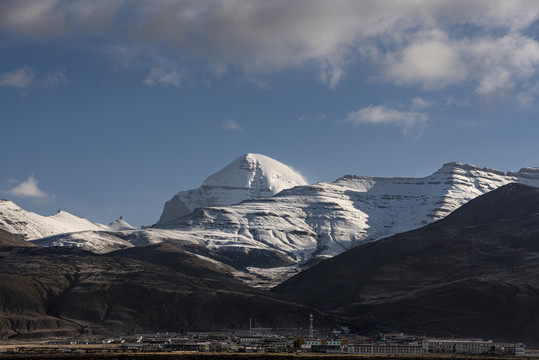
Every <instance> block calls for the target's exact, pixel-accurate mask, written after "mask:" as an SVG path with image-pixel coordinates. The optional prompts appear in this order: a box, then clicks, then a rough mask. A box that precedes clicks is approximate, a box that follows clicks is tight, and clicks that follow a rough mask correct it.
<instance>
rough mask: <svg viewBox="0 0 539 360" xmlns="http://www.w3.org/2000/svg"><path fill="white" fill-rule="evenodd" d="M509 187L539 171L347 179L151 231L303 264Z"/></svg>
mask: <svg viewBox="0 0 539 360" xmlns="http://www.w3.org/2000/svg"><path fill="white" fill-rule="evenodd" d="M510 182H520V183H525V184H529V185H533V186H539V168H525V169H522V170H521V171H519V172H511V173H508V174H505V173H503V172H501V171H497V170H493V169H488V168H479V167H476V166H473V165H463V164H460V163H448V164H445V165H444V166H443V167H442V168H441V169H440V170H438V171H436V172H435V173H434V174H432V175H430V176H427V177H424V178H400V177H396V178H378V177H367V176H356V175H349V176H344V177H342V178H340V179H338V180H336V181H335V182H333V183H319V184H314V185H309V186H298V187H294V188H292V189H289V190H284V191H282V192H280V193H279V194H277V195H275V196H273V197H270V198H264V199H257V200H251V201H245V202H242V203H241V204H237V205H232V206H227V207H209V208H201V209H197V210H195V211H194V212H193V213H191V214H190V215H188V216H185V217H183V218H181V219H178V220H177V221H173V222H169V223H168V224H158V225H156V227H158V228H161V229H169V230H175V231H176V232H178V236H179V237H182V238H193V239H194V238H197V239H201V240H202V241H203V242H204V243H205V244H206V245H207V246H208V247H209V248H210V249H212V250H213V251H217V252H230V251H238V252H239V251H241V252H245V249H258V251H266V252H267V253H268V254H280V255H285V256H286V257H288V258H289V259H290V260H292V261H293V262H296V263H305V262H307V261H309V260H311V259H313V258H316V257H328V256H333V255H335V254H339V253H341V252H343V251H345V250H347V249H350V248H352V247H354V246H357V245H359V244H362V243H365V242H369V241H373V240H376V239H379V238H382V237H385V236H388V235H391V234H395V233H398V232H403V231H407V230H411V229H415V228H418V227H421V226H423V225H425V224H428V223H430V222H433V221H435V220H438V219H441V218H443V217H445V216H446V215H447V214H449V213H450V212H452V211H453V210H455V209H457V208H458V207H460V206H461V205H463V204H464V203H466V202H468V201H469V200H471V199H473V198H475V197H477V196H479V195H481V194H484V193H486V192H489V191H491V190H494V189H496V188H498V187H500V186H502V185H505V184H507V183H510ZM150 231H151V230H150ZM268 256H269V255H268ZM254 266H256V265H254Z"/></svg>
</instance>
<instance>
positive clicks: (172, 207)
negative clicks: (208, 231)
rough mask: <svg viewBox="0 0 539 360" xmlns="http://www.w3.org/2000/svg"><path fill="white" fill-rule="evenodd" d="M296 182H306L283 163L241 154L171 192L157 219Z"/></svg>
mask: <svg viewBox="0 0 539 360" xmlns="http://www.w3.org/2000/svg"><path fill="white" fill-rule="evenodd" d="M297 185H307V182H306V181H305V179H304V178H303V177H302V176H301V175H300V174H299V173H297V172H296V171H294V170H293V169H292V168H290V167H288V166H287V165H284V164H282V163H280V162H278V161H276V160H273V159H272V158H270V157H267V156H264V155H260V154H245V155H242V156H240V157H239V158H237V159H236V160H234V161H233V162H231V163H230V164H228V165H227V166H226V167H225V168H224V169H222V170H221V171H219V172H217V173H215V174H213V175H210V176H209V177H208V178H207V179H206V180H204V182H203V183H202V185H201V186H200V187H199V188H198V189H194V190H188V191H182V192H179V193H178V194H176V195H174V197H173V198H172V199H170V200H169V201H167V202H166V203H165V208H164V209H163V213H162V214H161V217H160V219H159V222H158V223H159V224H164V223H167V222H170V221H173V220H176V219H177V218H180V217H182V216H184V215H187V214H189V213H190V212H191V211H193V210H194V209H196V208H201V207H208V206H226V205H233V204H238V203H240V202H242V201H244V200H249V199H257V198H262V197H269V196H273V195H275V194H277V193H278V192H280V191H281V190H284V189H289V188H291V187H294V186H297Z"/></svg>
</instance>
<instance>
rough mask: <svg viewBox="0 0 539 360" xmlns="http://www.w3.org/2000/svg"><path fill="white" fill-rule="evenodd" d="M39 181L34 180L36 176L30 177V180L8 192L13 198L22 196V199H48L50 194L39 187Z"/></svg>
mask: <svg viewBox="0 0 539 360" xmlns="http://www.w3.org/2000/svg"><path fill="white" fill-rule="evenodd" d="M37 183H38V181H37V179H36V178H34V175H33V174H32V175H30V177H29V178H28V180H26V181H24V182H22V183H20V184H19V185H17V186H15V187H14V188H12V189H11V190H8V191H7V194H9V195H13V196H22V197H33V198H46V197H48V194H47V193H45V192H43V191H42V190H41V189H40V188H39V187H38V186H37Z"/></svg>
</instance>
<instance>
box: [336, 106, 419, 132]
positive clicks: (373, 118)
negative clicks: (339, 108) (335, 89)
mask: <svg viewBox="0 0 539 360" xmlns="http://www.w3.org/2000/svg"><path fill="white" fill-rule="evenodd" d="M428 119H429V117H428V115H427V114H426V113H422V112H416V111H402V110H397V109H391V108H389V107H387V106H384V105H377V106H374V105H372V104H371V105H369V106H367V107H366V108H363V109H360V110H357V111H351V112H349V113H347V114H346V116H345V118H344V120H343V121H344V122H348V123H352V124H354V125H362V124H394V125H397V126H399V127H400V128H401V129H402V132H403V134H404V135H412V136H414V137H420V136H421V135H423V132H424V131H425V129H426V128H427V122H428Z"/></svg>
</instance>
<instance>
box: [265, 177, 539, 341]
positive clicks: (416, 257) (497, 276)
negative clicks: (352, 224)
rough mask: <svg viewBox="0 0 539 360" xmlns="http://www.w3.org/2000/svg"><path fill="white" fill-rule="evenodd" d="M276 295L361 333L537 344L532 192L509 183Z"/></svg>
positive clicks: (324, 266)
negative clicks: (328, 314)
mask: <svg viewBox="0 0 539 360" xmlns="http://www.w3.org/2000/svg"><path fill="white" fill-rule="evenodd" d="M274 291H275V292H276V293H279V294H281V295H287V296H289V297H290V298H292V299H294V300H296V301H299V302H302V303H305V304H308V305H310V306H314V307H317V308H319V309H322V310H325V311H332V312H334V313H337V314H339V315H342V316H346V317H348V318H349V321H350V323H351V324H352V325H353V326H354V327H355V328H356V329H358V330H360V331H371V332H377V331H380V330H383V331H405V332H417V333H420V334H423V333H430V334H433V335H447V336H449V335H452V334H453V335H455V336H471V337H487V338H494V339H498V340H509V341H522V340H524V341H525V342H526V343H528V345H538V344H539V341H537V339H538V338H539V313H538V312H537V308H538V306H539V189H538V188H535V187H530V186H526V185H522V184H509V185H506V186H503V187H501V188H499V189H497V190H494V191H492V192H490V193H488V194H485V195H482V196H480V197H478V198H476V199H474V200H472V201H470V202H468V203H467V204H465V205H464V206H462V207H461V208H459V209H458V210H456V211H454V212H453V213H451V214H450V215H449V216H447V217H446V218H444V219H442V220H440V221H437V222H435V223H433V224H430V225H428V226H425V227H423V228H421V229H417V230H413V231H410V232H406V233H402V234H398V235H396V236H393V237H390V238H386V239H382V240H379V241H375V242H372V243H369V244H364V245H362V246H359V247H356V248H354V249H352V250H349V251H347V252H345V253H343V254H341V255H338V256H336V257H334V258H332V259H329V260H326V261H323V262H321V263H319V264H317V265H316V266H314V267H312V268H310V269H308V270H305V271H303V272H302V273H300V274H298V275H296V276H294V277H292V278H291V279H289V280H287V281H286V282H284V283H283V284H281V285H279V286H278V287H277V288H275V289H274Z"/></svg>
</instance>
